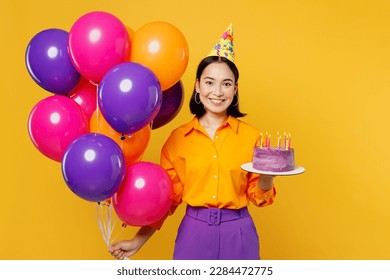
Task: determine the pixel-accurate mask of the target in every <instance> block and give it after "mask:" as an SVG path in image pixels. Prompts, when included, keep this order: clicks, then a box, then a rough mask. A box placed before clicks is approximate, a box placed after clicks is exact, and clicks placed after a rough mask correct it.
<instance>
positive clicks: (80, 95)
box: [69, 79, 97, 119]
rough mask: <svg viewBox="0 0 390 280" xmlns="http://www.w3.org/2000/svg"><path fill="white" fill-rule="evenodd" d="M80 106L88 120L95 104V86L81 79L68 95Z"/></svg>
mask: <svg viewBox="0 0 390 280" xmlns="http://www.w3.org/2000/svg"><path fill="white" fill-rule="evenodd" d="M69 95H70V97H71V98H72V99H73V100H74V101H75V102H76V103H77V104H79V105H80V106H81V108H82V109H83V111H84V113H85V115H86V116H87V118H88V119H90V118H91V116H92V114H93V112H95V110H96V107H97V104H96V100H97V86H95V85H93V84H91V83H90V82H89V81H87V80H85V79H82V80H81V82H80V83H79V85H78V86H76V88H75V89H74V90H73V91H72V92H71V93H70V94H69Z"/></svg>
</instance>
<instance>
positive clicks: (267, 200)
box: [247, 172, 276, 207]
mask: <svg viewBox="0 0 390 280" xmlns="http://www.w3.org/2000/svg"><path fill="white" fill-rule="evenodd" d="M259 176H261V175H257V174H254V173H250V172H248V174H247V177H248V184H249V187H248V191H247V195H248V198H249V200H250V201H251V202H252V203H253V204H254V205H256V206H257V207H264V206H267V205H271V204H272V203H273V202H274V199H275V196H276V189H275V186H272V188H271V189H270V190H268V191H264V190H262V189H260V187H259V186H258V185H257V180H258V179H259Z"/></svg>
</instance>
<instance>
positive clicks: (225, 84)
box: [223, 83, 232, 87]
mask: <svg viewBox="0 0 390 280" xmlns="http://www.w3.org/2000/svg"><path fill="white" fill-rule="evenodd" d="M223 85H224V86H225V87H230V86H232V84H231V83H224V84H223Z"/></svg>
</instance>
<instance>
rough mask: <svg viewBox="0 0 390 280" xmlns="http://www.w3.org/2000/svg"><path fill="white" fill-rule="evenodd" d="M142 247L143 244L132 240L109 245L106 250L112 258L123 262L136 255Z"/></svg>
mask: <svg viewBox="0 0 390 280" xmlns="http://www.w3.org/2000/svg"><path fill="white" fill-rule="evenodd" d="M142 245H143V244H140V243H139V242H137V241H136V240H134V239H132V240H122V241H118V242H116V243H114V244H111V245H110V247H109V248H108V251H109V252H110V254H111V255H112V256H113V257H114V258H116V259H118V260H123V259H126V258H129V257H131V256H132V255H134V254H135V253H137V252H138V250H139V249H140V248H141V247H142Z"/></svg>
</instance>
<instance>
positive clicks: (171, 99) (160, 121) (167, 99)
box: [152, 81, 184, 129]
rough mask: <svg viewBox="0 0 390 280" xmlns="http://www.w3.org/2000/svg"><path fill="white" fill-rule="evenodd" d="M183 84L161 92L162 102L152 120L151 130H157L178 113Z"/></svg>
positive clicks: (177, 84) (181, 103)
mask: <svg viewBox="0 0 390 280" xmlns="http://www.w3.org/2000/svg"><path fill="white" fill-rule="evenodd" d="M183 94H184V89H183V84H182V82H181V81H179V82H177V83H176V84H175V85H174V86H173V87H171V88H169V89H167V90H165V91H163V100H162V104H161V108H160V110H159V111H158V114H157V116H156V117H155V118H154V119H153V122H152V129H157V128H159V127H161V126H163V125H165V124H167V123H169V122H170V121H171V120H173V119H174V118H175V117H176V115H177V114H178V113H179V111H180V109H181V107H182V106H183V99H184V98H183Z"/></svg>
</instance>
